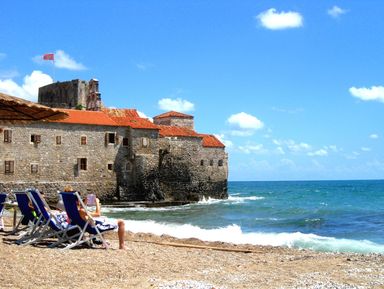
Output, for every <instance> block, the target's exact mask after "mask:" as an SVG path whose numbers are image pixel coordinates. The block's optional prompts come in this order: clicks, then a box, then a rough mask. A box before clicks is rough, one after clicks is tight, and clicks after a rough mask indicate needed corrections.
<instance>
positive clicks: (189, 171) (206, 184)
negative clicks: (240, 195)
mask: <svg viewBox="0 0 384 289" xmlns="http://www.w3.org/2000/svg"><path fill="white" fill-rule="evenodd" d="M159 143H160V147H161V149H162V151H163V152H164V153H163V156H162V157H160V166H159V171H160V185H161V188H162V190H163V191H164V192H165V198H166V199H174V200H183V201H185V200H189V201H198V200H201V199H202V198H203V197H213V198H227V197H228V194H227V176H228V171H227V167H226V166H227V155H226V153H225V151H224V149H221V148H214V149H211V148H208V149H206V148H204V147H202V139H201V138H196V137H190V138H187V137H172V138H163V139H161V140H160V141H159ZM201 160H204V161H203V164H202V163H201ZM208 160H213V161H214V163H216V166H215V165H212V166H211V165H210V163H209V162H208ZM219 161H222V166H218V162H219Z"/></svg>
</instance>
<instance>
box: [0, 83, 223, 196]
mask: <svg viewBox="0 0 384 289" xmlns="http://www.w3.org/2000/svg"><path fill="white" fill-rule="evenodd" d="M64 84H65V85H64V87H66V84H67V83H64ZM54 87H55V88H57V87H58V85H56V86H54ZM54 90H55V89H54ZM68 97H69V98H71V96H70V95H68ZM39 99H40V97H39ZM58 99H59V98H58ZM58 99H56V98H55V99H53V102H52V103H48V104H50V105H51V106H53V105H56V104H57V103H59V102H60V101H61V100H62V99H61V100H58ZM46 104H47V103H46ZM66 112H67V113H68V115H69V117H68V118H67V119H65V120H62V121H51V122H34V123H29V124H5V125H4V124H0V191H7V192H9V191H10V190H14V191H17V190H24V189H26V188H28V187H35V188H37V189H39V190H41V191H43V192H45V193H46V196H47V198H48V199H51V200H54V199H56V198H57V196H58V195H57V191H60V190H62V189H63V188H64V186H66V185H72V186H73V188H75V189H76V190H78V191H80V192H84V193H87V192H94V193H96V194H97V195H98V196H99V197H100V198H101V199H102V200H127V201H143V200H146V201H197V200H200V199H202V198H203V197H214V198H226V197H227V176H228V159H227V153H226V152H225V148H224V145H223V144H221V142H220V141H218V140H217V139H216V138H215V137H214V136H211V135H202V134H197V133H196V132H195V131H193V130H192V129H191V128H193V126H194V123H193V117H191V116H189V115H183V114H180V113H176V112H170V113H168V114H167V116H166V117H165V118H164V117H160V118H156V117H155V123H151V122H149V121H148V120H147V119H143V118H140V117H139V116H138V114H137V112H136V111H135V110H102V111H78V110H66ZM156 119H157V120H159V119H161V120H165V121H166V123H167V124H173V125H171V126H169V125H167V126H165V125H163V124H162V123H159V122H158V121H157V120H156ZM175 123H177V124H178V125H175Z"/></svg>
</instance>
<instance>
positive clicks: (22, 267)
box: [0, 219, 384, 289]
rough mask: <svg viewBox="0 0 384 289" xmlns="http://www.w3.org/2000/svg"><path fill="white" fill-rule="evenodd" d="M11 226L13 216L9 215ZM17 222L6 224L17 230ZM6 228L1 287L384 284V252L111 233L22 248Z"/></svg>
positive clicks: (0, 243) (0, 244) (0, 251)
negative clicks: (89, 240)
mask: <svg viewBox="0 0 384 289" xmlns="http://www.w3.org/2000/svg"><path fill="white" fill-rule="evenodd" d="M6 224H10V220H9V219H6ZM9 229H10V227H8V228H6V230H9ZM14 239H15V237H14V236H5V235H4V233H0V258H1V260H2V261H1V264H2V266H1V274H0V288H110V289H111V288H159V289H160V288H161V289H165V288H183V289H184V288H204V289H205V288H207V289H208V288H209V289H213V288H215V289H219V288H223V289H224V288H228V289H229V288H384V265H383V264H384V255H382V254H352V253H321V252H314V251H310V250H298V249H290V248H285V247H271V246H251V245H234V244H229V243H222V242H203V241H200V240H198V239H176V238H173V237H169V236H165V235H163V236H156V235H152V234H141V233H136V234H133V233H131V232H129V231H128V232H127V234H126V245H127V249H126V250H118V249H117V248H118V242H117V235H116V233H115V232H111V233H108V234H107V235H106V239H107V240H108V241H109V242H110V243H111V247H110V249H108V250H105V249H102V248H79V249H72V250H61V249H59V248H54V249H50V248H47V244H46V243H41V244H37V245H36V246H18V245H15V244H14V242H13V240H14Z"/></svg>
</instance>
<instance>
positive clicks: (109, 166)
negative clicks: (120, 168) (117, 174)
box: [108, 163, 113, 171]
mask: <svg viewBox="0 0 384 289" xmlns="http://www.w3.org/2000/svg"><path fill="white" fill-rule="evenodd" d="M112 170H113V164H112V163H109V164H108V171H112Z"/></svg>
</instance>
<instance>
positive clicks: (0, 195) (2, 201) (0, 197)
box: [0, 193, 7, 231]
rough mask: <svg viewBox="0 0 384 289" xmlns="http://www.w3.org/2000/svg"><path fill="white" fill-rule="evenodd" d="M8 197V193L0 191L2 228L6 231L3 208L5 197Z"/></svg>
mask: <svg viewBox="0 0 384 289" xmlns="http://www.w3.org/2000/svg"><path fill="white" fill-rule="evenodd" d="M6 198H7V194H6V193H0V230H1V231H4V221H3V218H2V217H3V210H4V203H5V199H6Z"/></svg>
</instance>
